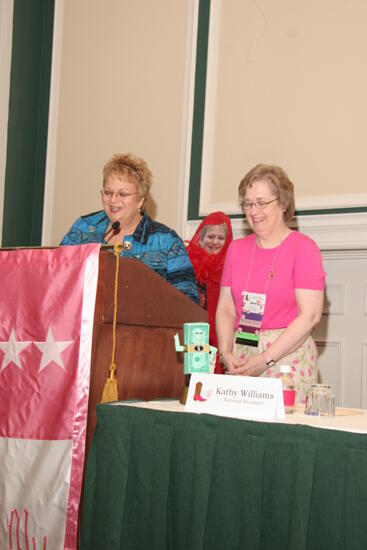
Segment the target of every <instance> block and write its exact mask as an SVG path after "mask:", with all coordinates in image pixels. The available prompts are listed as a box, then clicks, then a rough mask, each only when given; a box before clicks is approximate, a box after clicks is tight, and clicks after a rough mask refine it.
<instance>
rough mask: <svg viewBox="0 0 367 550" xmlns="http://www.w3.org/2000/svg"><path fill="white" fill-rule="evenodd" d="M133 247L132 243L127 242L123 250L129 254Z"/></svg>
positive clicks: (123, 245)
mask: <svg viewBox="0 0 367 550" xmlns="http://www.w3.org/2000/svg"><path fill="white" fill-rule="evenodd" d="M132 247H133V245H132V243H131V242H130V241H125V242H123V243H122V248H123V249H124V250H126V252H128V251H129V250H131V249H132Z"/></svg>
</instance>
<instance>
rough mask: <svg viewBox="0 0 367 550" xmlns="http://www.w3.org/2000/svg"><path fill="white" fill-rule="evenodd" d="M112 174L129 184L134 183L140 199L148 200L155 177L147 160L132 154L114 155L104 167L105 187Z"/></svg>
mask: <svg viewBox="0 0 367 550" xmlns="http://www.w3.org/2000/svg"><path fill="white" fill-rule="evenodd" d="M112 174H116V175H117V176H118V177H120V178H121V179H125V180H126V181H128V182H129V183H134V184H135V185H136V190H137V192H138V195H139V197H140V198H144V199H145V200H146V199H147V196H148V195H149V191H150V188H151V186H152V183H153V176H152V173H151V171H150V170H149V168H148V165H147V163H146V162H145V160H143V159H142V158H139V157H136V156H135V155H132V154H131V153H127V154H125V155H113V157H112V158H111V159H110V160H109V161H108V162H107V163H106V164H105V165H104V167H103V185H104V184H105V182H106V180H107V179H108V178H109V177H110V176H111V175H112ZM144 202H145V201H144Z"/></svg>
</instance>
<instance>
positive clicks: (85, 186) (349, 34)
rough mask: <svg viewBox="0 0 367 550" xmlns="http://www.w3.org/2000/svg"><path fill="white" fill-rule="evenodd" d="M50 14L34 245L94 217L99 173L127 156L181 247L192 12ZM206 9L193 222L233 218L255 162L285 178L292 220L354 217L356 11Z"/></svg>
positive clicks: (156, 7) (365, 110)
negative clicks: (51, 53)
mask: <svg viewBox="0 0 367 550" xmlns="http://www.w3.org/2000/svg"><path fill="white" fill-rule="evenodd" d="M60 4H61V6H62V26H61V40H60V55H59V59H58V67H57V70H58V76H59V87H58V90H57V93H58V104H57V108H56V109H55V111H54V112H53V118H54V123H55V127H56V132H55V138H56V139H55V144H54V151H55V152H54V158H55V162H54V167H55V168H54V172H55V173H54V176H52V178H50V179H51V181H52V182H53V197H52V206H51V207H50V208H49V209H46V210H47V212H49V211H50V212H51V215H50V216H49V217H50V219H51V221H50V222H49V226H50V235H51V237H50V238H49V239H48V242H47V244H56V243H58V242H59V240H60V239H61V237H62V236H63V234H64V233H65V232H66V231H67V230H68V228H69V227H70V225H71V223H72V222H73V221H74V220H75V219H76V218H77V217H78V216H79V215H81V214H86V213H88V212H92V211H95V210H97V209H99V208H100V198H99V193H98V191H99V189H100V188H101V170H102V167H103V164H104V163H105V161H106V160H107V159H108V158H109V157H110V155H111V154H113V153H116V152H128V151H130V152H134V153H135V154H137V155H140V156H142V157H144V158H145V159H146V160H147V162H148V165H149V166H150V168H151V170H152V172H153V174H154V177H155V182H154V186H153V189H152V195H153V200H154V202H155V208H153V210H152V212H151V213H152V214H153V215H154V217H155V218H156V219H158V220H160V221H162V222H164V223H166V224H167V225H169V226H171V227H174V228H176V229H177V230H178V231H179V232H181V229H182V233H184V232H185V231H186V234H187V231H189V230H188V229H187V227H186V229H185V220H183V222H182V225H181V226H180V224H177V215H178V212H179V210H178V200H179V196H180V194H184V193H183V190H182V189H179V187H180V182H181V183H182V181H183V174H182V170H183V168H184V166H186V170H187V166H188V165H187V164H186V165H185V164H184V161H185V158H184V156H183V155H182V152H183V151H184V147H185V146H186V147H187V149H186V153H187V152H188V151H189V147H190V143H189V140H188V141H187V142H186V143H183V139H184V138H183V136H185V130H186V129H189V130H190V121H189V117H187V112H186V113H185V109H186V108H187V98H186V99H185V92H184V90H185V89H188V82H187V80H185V78H187V74H186V73H185V71H186V70H187V69H186V65H185V64H186V63H187V59H186V55H187V54H186V52H187V51H188V50H189V49H190V47H191V44H189V45H188V44H187V37H188V36H189V34H187V31H188V29H187V25H188V20H190V18H189V17H188V12H189V10H190V9H192V6H193V5H194V6H196V7H197V5H198V0H155V1H151V0H134V1H132V0H106V1H104V2H101V1H100V0H60V2H59V5H60ZM211 10H212V17H211V25H212V26H211V36H210V51H209V75H208V80H207V85H208V89H207V98H206V128H205V143H204V164H205V169H203V179H202V187H201V212H202V213H205V212H210V211H213V210H217V209H223V210H226V211H227V212H228V213H230V212H235V211H236V209H238V204H237V196H236V195H237V193H236V190H237V185H238V182H239V180H240V178H241V177H242V176H243V174H244V173H245V172H246V171H247V170H248V169H249V168H251V167H252V166H253V165H254V164H255V163H257V162H274V163H277V164H280V165H282V166H283V167H284V168H285V169H286V170H287V171H288V173H289V175H290V177H291V178H292V179H293V180H294V182H295V184H296V195H297V206H298V208H302V207H303V206H305V207H306V208H316V207H320V208H323V207H325V208H327V207H328V206H353V205H354V206H359V205H360V206H363V205H367V194H366V191H365V183H364V169H363V168H364V165H363V163H364V157H365V128H366V127H367V104H366V99H365V98H366V97H367V73H366V70H365V69H366V65H367V63H366V57H367V32H366V21H367V2H363V1H362V0H350V1H348V2H345V1H342V0H323V1H320V0H309V1H308V2H304V1H303V0H279V1H277V2H274V0H262V1H261V2H254V1H252V0H212V2H211ZM190 25H191V23H190ZM192 31H193V33H194V35H195V32H196V31H195V28H193V29H192ZM187 48H188V50H187ZM213 50H215V51H214V53H213ZM191 55H195V52H191ZM189 76H190V75H189ZM191 76H192V74H191ZM192 91H193V90H192ZM184 102H185V107H184ZM183 113H184V116H183ZM185 117H186V118H185ZM186 124H187V128H186V126H185V125H186ZM50 172H51V171H50ZM321 195H322V196H323V197H321ZM346 195H348V196H349V199H350V200H349V203H346V201H345V200H344V199H345V197H346ZM302 201H303V202H302ZM354 201H355V203H354ZM177 225H178V227H177ZM190 231H191V230H190ZM45 244H46V243H45Z"/></svg>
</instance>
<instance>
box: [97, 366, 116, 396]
mask: <svg viewBox="0 0 367 550" xmlns="http://www.w3.org/2000/svg"><path fill="white" fill-rule="evenodd" d="M115 370H116V365H114V364H113V363H112V364H111V365H110V376H109V377H108V378H107V380H106V383H105V385H104V388H103V394H102V399H101V403H111V401H118V398H119V396H118V387H117V380H116V378H115Z"/></svg>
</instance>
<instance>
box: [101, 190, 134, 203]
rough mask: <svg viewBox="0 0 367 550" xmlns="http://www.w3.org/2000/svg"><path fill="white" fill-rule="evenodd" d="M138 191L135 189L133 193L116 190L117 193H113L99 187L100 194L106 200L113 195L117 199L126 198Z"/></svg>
mask: <svg viewBox="0 0 367 550" xmlns="http://www.w3.org/2000/svg"><path fill="white" fill-rule="evenodd" d="M137 194H138V192H137V191H136V192H135V193H124V191H118V192H117V193H114V192H113V191H108V190H106V189H101V195H102V198H104V199H106V200H110V199H112V198H113V197H116V198H117V199H122V200H124V199H127V198H129V197H131V196H132V195H137Z"/></svg>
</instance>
